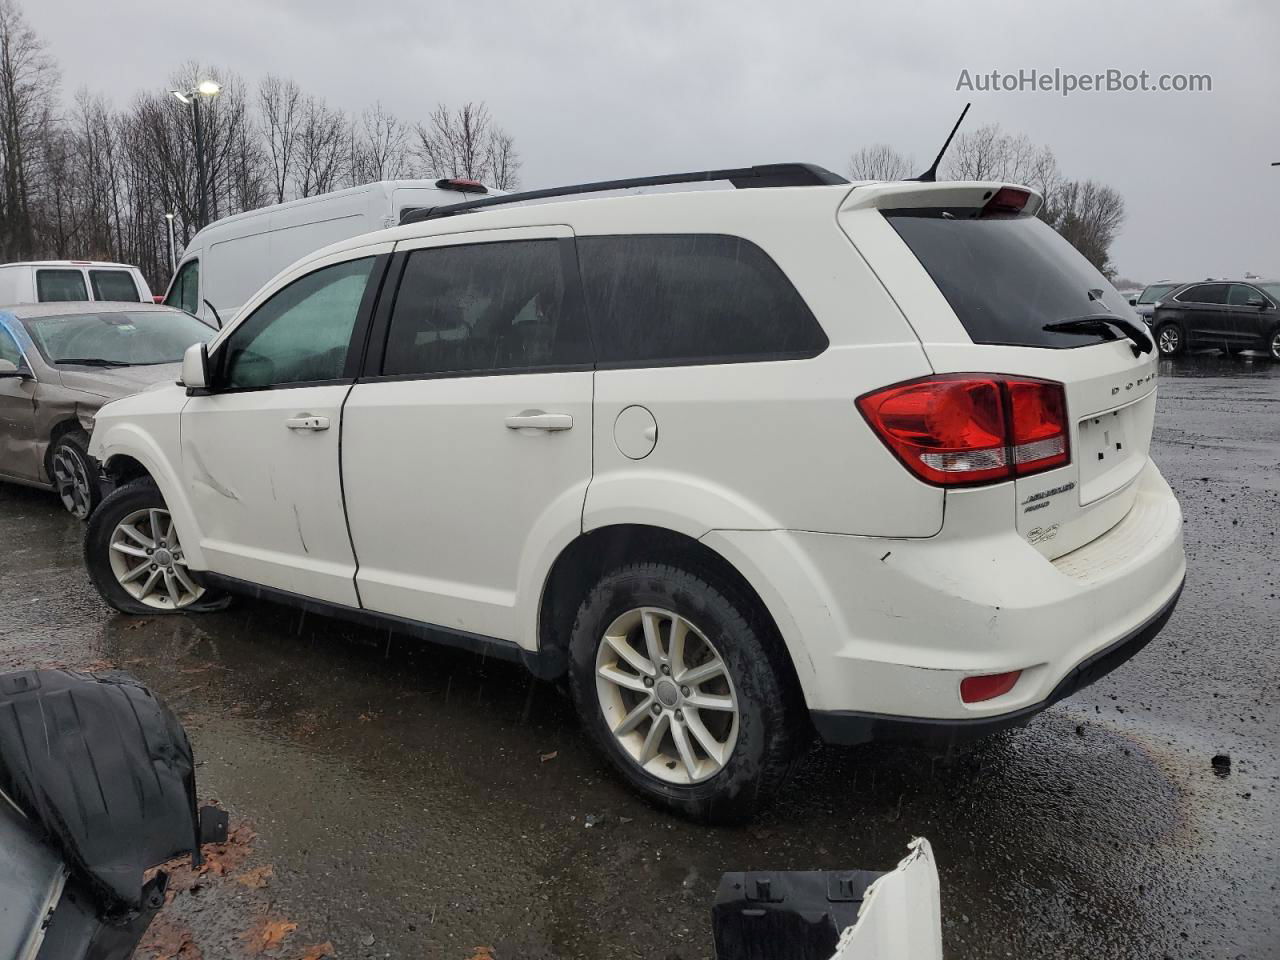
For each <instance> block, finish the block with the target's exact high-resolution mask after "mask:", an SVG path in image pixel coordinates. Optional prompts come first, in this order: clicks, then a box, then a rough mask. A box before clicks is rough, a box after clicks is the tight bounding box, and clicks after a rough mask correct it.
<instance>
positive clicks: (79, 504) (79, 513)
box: [53, 445, 93, 520]
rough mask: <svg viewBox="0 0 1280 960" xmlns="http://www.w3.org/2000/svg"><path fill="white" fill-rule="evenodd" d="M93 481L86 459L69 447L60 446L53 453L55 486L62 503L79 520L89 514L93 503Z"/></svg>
mask: <svg viewBox="0 0 1280 960" xmlns="http://www.w3.org/2000/svg"><path fill="white" fill-rule="evenodd" d="M91 482H92V481H90V479H89V468H88V467H87V466H86V465H85V462H84V460H82V459H81V458H80V457H79V456H77V455H76V452H75V451H74V450H72V449H70V448H69V447H67V446H65V445H63V446H60V447H58V449H57V451H56V452H55V453H54V455H53V486H54V489H55V490H57V491H58V496H59V497H60V498H61V499H62V505H63V506H64V507H66V508H67V512H68V513H70V514H71V515H72V516H73V517H75V518H76V519H77V520H84V519H85V518H86V517H88V516H89V507H90V505H91V504H92V503H93V488H92V487H91V486H90V483H91Z"/></svg>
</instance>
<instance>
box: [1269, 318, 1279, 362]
mask: <svg viewBox="0 0 1280 960" xmlns="http://www.w3.org/2000/svg"><path fill="white" fill-rule="evenodd" d="M1267 356H1269V357H1270V358H1271V359H1272V360H1274V361H1276V362H1278V363H1280V324H1277V325H1276V326H1274V327H1272V328H1271V332H1270V333H1268V334H1267Z"/></svg>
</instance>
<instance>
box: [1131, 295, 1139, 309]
mask: <svg viewBox="0 0 1280 960" xmlns="http://www.w3.org/2000/svg"><path fill="white" fill-rule="evenodd" d="M1137 305H1138V298H1137V297H1130V298H1129V306H1131V307H1136V306H1137Z"/></svg>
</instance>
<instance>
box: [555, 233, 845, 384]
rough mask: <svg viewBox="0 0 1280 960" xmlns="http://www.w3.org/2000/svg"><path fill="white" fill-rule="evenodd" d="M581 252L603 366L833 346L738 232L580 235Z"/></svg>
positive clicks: (778, 355) (756, 356) (718, 359)
mask: <svg viewBox="0 0 1280 960" xmlns="http://www.w3.org/2000/svg"><path fill="white" fill-rule="evenodd" d="M578 256H579V260H580V263H581V269H582V282H583V289H584V292H585V294H586V300H587V311H588V315H589V316H590V318H591V324H592V331H593V334H594V337H595V341H596V349H597V351H598V355H599V358H600V360H601V362H602V363H611V364H617V365H630V364H645V363H723V362H733V361H747V360H770V359H784V358H790V357H803V356H814V355H816V354H818V353H820V352H822V350H824V349H825V348H826V346H827V342H828V341H827V337H826V334H825V333H823V331H822V328H821V327H820V326H819V325H818V321H817V320H816V319H815V318H814V316H813V314H812V312H810V310H809V308H808V306H807V305H806V304H805V302H804V300H803V299H802V298H801V297H800V294H799V293H798V292H797V291H796V289H795V287H793V286H792V285H791V282H790V281H789V280H788V279H787V277H786V275H785V274H784V273H783V272H782V270H781V269H780V268H779V267H778V265H777V264H776V263H774V262H773V260H772V259H770V257H769V256H768V254H766V253H765V252H764V251H763V250H761V249H760V248H759V247H758V246H756V245H755V244H754V243H751V242H750V241H748V240H744V239H742V238H740V237H730V236H722V235H714V234H676V235H665V234H642V235H632V236H602V237H581V238H579V239H578Z"/></svg>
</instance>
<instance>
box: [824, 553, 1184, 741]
mask: <svg viewBox="0 0 1280 960" xmlns="http://www.w3.org/2000/svg"><path fill="white" fill-rule="evenodd" d="M1185 582H1186V580H1185V578H1184V579H1183V582H1182V583H1179V584H1178V589H1177V590H1176V591H1174V594H1173V596H1172V597H1170V598H1169V599H1168V601H1166V603H1165V605H1164V606H1163V607H1161V608H1160V610H1159V611H1157V612H1156V614H1155V616H1153V617H1151V618H1150V619H1149V620H1147V621H1146V622H1145V623H1143V624H1141V625H1140V626H1138V627H1137V628H1136V629H1134V630H1132V631H1130V632H1129V633H1128V634H1126V635H1125V636H1123V637H1121V638H1120V639H1119V640H1117V641H1116V642H1115V643H1113V644H1111V645H1110V646H1107V647H1104V648H1103V649H1102V650H1099V651H1098V652H1097V653H1095V654H1093V656H1091V657H1089V658H1088V659H1085V660H1082V661H1081V662H1080V663H1078V664H1076V665H1075V666H1074V667H1073V668H1072V669H1071V670H1069V671H1068V672H1067V675H1066V676H1065V677H1063V678H1062V679H1061V680H1060V681H1058V685H1057V686H1056V687H1054V688H1053V691H1052V692H1051V693H1050V694H1049V696H1048V697H1046V698H1045V699H1044V700H1041V701H1040V702H1039V703H1033V704H1031V705H1030V706H1026V707H1022V708H1021V709H1018V710H1014V711H1012V712H1010V713H1002V714H998V715H996V716H993V717H974V718H973V719H969V718H964V719H960V720H948V719H943V720H937V719H932V718H928V717H896V716H891V715H889V714H883V713H865V712H862V711H858V710H811V711H809V716H810V718H811V719H812V720H813V725H814V727H815V728H816V729H817V731H818V736H820V737H821V738H822V739H823V740H824V741H825V742H827V743H832V744H839V745H843V746H854V745H856V744H860V743H871V742H873V741H884V742H890V743H918V744H926V745H931V746H946V745H948V744H950V743H957V742H963V741H967V740H972V739H977V738H979V737H985V736H987V735H988V734H991V733H996V732H998V731H1000V730H1007V729H1009V728H1010V727H1021V726H1025V725H1026V724H1027V722H1028V721H1029V720H1030V719H1031V718H1032V717H1034V716H1035V715H1036V714H1038V713H1040V712H1041V711H1042V710H1045V709H1047V708H1049V707H1051V706H1053V705H1054V704H1055V703H1057V702H1058V701H1059V700H1064V699H1066V698H1067V697H1069V696H1071V695H1072V694H1073V693H1075V692H1076V691H1077V690H1082V689H1083V688H1085V687H1087V686H1089V684H1091V683H1094V682H1096V681H1098V680H1100V679H1102V678H1103V677H1105V676H1106V675H1107V674H1108V673H1110V672H1111V671H1112V670H1114V669H1116V667H1119V666H1120V665H1121V664H1123V663H1125V662H1126V661H1127V660H1130V659H1132V658H1133V656H1134V655H1136V654H1137V653H1138V651H1139V650H1141V649H1142V648H1143V647H1145V646H1146V645H1147V644H1148V643H1150V642H1151V641H1152V640H1154V639H1155V636H1156V634H1158V633H1159V632H1160V631H1161V630H1162V629H1164V625H1165V624H1166V623H1168V621H1169V617H1170V616H1172V615H1173V609H1174V607H1176V606H1177V605H1178V598H1179V597H1181V596H1182V587H1183V585H1184V584H1185Z"/></svg>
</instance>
